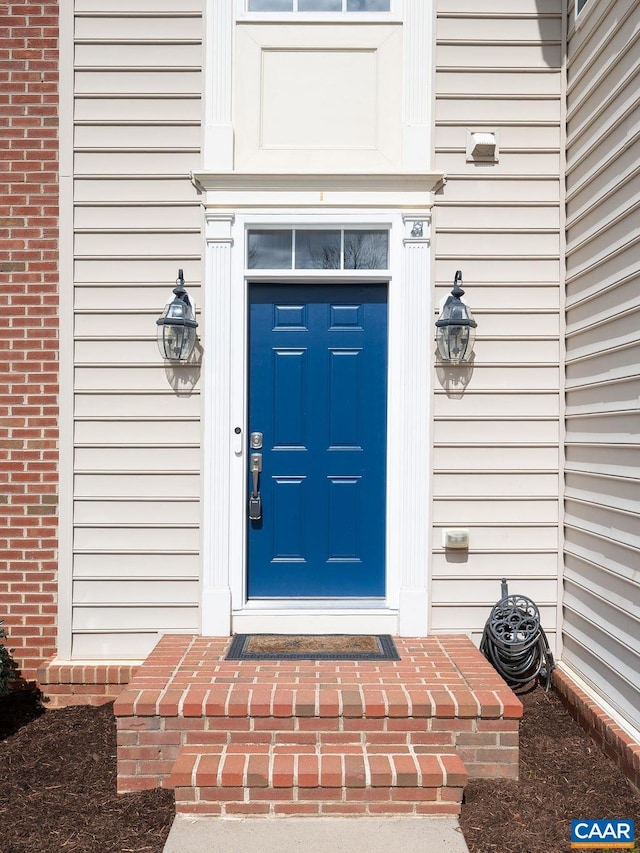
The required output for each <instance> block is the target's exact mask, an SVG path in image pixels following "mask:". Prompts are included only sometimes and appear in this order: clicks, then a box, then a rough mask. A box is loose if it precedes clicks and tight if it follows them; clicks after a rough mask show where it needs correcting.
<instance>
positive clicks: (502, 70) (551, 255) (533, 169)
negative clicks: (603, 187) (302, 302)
mask: <svg viewBox="0 0 640 853" xmlns="http://www.w3.org/2000/svg"><path fill="white" fill-rule="evenodd" d="M436 7H437V49H436V50H437V52H436V128H435V140H436V159H435V166H436V168H438V169H442V170H443V171H445V172H446V173H447V184H446V186H445V188H444V190H443V191H442V192H441V193H439V194H438V195H436V206H435V212H434V232H435V236H434V254H435V279H436V288H437V292H436V302H437V301H438V300H440V299H441V298H442V297H443V296H445V295H446V294H447V293H448V292H449V291H450V290H451V287H452V284H453V276H454V273H455V271H456V270H457V269H461V270H462V273H463V279H464V284H463V287H464V288H465V291H466V294H467V299H468V301H469V304H470V306H471V309H472V311H473V314H474V316H475V318H476V320H477V322H478V329H477V342H476V347H475V361H474V363H473V366H472V368H471V369H470V377H468V384H467V385H466V387H465V388H464V389H460V390H459V392H458V393H451V392H449V393H447V390H446V389H445V387H444V380H445V372H446V371H444V370H443V369H442V368H441V367H439V366H438V365H437V364H436V375H435V378H434V388H435V400H434V424H433V441H434V448H433V469H434V473H433V507H432V524H433V543H434V549H433V554H432V570H431V577H432V581H431V616H430V625H431V628H432V629H434V630H446V631H467V632H470V633H471V634H472V636H473V637H474V639H475V640H476V642H477V641H478V640H479V637H480V634H481V632H482V628H483V626H484V623H485V621H486V619H487V617H488V615H489V612H490V609H491V607H492V606H493V604H495V602H496V601H497V600H498V599H499V598H500V592H501V589H500V580H501V578H503V577H506V578H507V579H508V580H509V590H510V592H514V593H515V592H519V593H522V594H525V595H528V596H529V597H531V598H532V599H534V600H535V601H536V603H537V604H538V606H539V607H540V609H541V613H542V619H543V625H544V627H545V630H547V631H548V634H549V637H550V640H551V642H552V643H553V642H554V640H555V632H556V624H557V618H558V613H557V610H558V606H557V599H558V581H557V576H558V549H559V542H558V521H559V507H558V495H559V485H560V483H559V476H558V469H559V465H560V455H559V445H560V411H561V410H560V385H561V375H560V354H561V350H560V313H559V312H560V304H561V303H560V293H559V282H560V270H561V264H560V255H561V250H562V246H561V242H560V221H561V219H560V180H559V174H560V164H561V139H562V64H561V42H562V19H561V13H560V4H559V3H558V2H554V0H545V2H544V3H543V2H541V0H535V2H534V0H526V2H524V0H523V2H519V3H518V4H513V3H508V2H504V0H491V2H490V3H489V4H488V5H487V4H486V3H483V4H477V3H473V2H470V0H437V4H436ZM468 130H471V131H490V132H495V133H496V134H497V137H498V141H499V162H497V163H495V164H494V163H468V162H466V134H467V131H468ZM446 527H465V528H468V529H469V537H470V547H469V552H468V554H467V553H466V552H446V551H445V550H444V549H443V548H442V547H441V539H442V533H441V531H442V529H443V528H446Z"/></svg>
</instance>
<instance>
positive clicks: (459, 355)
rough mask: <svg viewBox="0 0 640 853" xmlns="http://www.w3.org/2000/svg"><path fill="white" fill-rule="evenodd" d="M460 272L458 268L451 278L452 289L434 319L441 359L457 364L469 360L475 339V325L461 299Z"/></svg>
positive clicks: (462, 291)
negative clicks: (437, 316) (438, 315)
mask: <svg viewBox="0 0 640 853" xmlns="http://www.w3.org/2000/svg"><path fill="white" fill-rule="evenodd" d="M461 282H462V272H461V270H458V271H457V272H456V275H455V278H454V280H453V290H452V291H451V293H450V294H449V296H448V297H447V299H446V301H445V303H444V305H443V306H442V311H441V312H440V317H439V319H438V320H437V321H436V343H437V345H438V355H439V356H440V358H441V360H442V361H447V362H450V363H453V364H459V363H460V362H463V361H469V360H470V358H471V356H472V354H473V344H474V342H475V339H476V326H477V325H478V324H477V323H476V321H475V320H474V319H473V315H472V314H471V311H470V310H469V308H468V306H467V305H465V303H464V302H463V301H462V299H461V297H462V296H463V295H464V290H463V289H462V288H461V287H460V283H461Z"/></svg>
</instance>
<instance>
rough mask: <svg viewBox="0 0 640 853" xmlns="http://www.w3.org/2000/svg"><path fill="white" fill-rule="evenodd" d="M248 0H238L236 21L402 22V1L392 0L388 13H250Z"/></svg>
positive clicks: (300, 22) (298, 22) (299, 22)
mask: <svg viewBox="0 0 640 853" xmlns="http://www.w3.org/2000/svg"><path fill="white" fill-rule="evenodd" d="M248 6H249V3H248V0H236V20H238V21H246V22H251V23H266V22H268V21H278V22H279V23H283V24H284V23H297V24H303V23H306V22H314V23H315V22H322V23H326V24H347V23H353V24H363V23H368V24H376V23H389V22H398V21H400V20H402V0H391V3H390V9H389V11H388V12H249V11H248Z"/></svg>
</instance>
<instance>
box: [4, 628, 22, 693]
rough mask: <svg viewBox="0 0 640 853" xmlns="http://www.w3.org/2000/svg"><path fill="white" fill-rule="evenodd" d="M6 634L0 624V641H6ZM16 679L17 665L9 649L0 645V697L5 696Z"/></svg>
mask: <svg viewBox="0 0 640 853" xmlns="http://www.w3.org/2000/svg"><path fill="white" fill-rule="evenodd" d="M6 638H7V632H6V631H5V630H4V628H3V627H2V622H0V640H6ZM17 677H18V665H17V663H16V662H15V661H14V659H13V657H12V656H11V649H8V648H7V647H6V646H4V645H3V644H2V643H0V696H6V694H7V693H8V692H9V687H10V685H11V682H12V681H15V680H16V679H17Z"/></svg>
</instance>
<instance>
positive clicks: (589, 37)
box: [563, 0, 640, 730]
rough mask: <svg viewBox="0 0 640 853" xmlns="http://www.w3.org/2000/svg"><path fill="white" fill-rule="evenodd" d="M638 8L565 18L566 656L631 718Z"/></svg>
mask: <svg viewBox="0 0 640 853" xmlns="http://www.w3.org/2000/svg"><path fill="white" fill-rule="evenodd" d="M639 50H640V6H638V3H636V2H633V0H601V2H599V3H596V4H593V9H591V7H589V14H588V15H585V17H584V18H582V16H581V18H580V19H579V21H578V25H577V26H575V25H573V24H572V25H571V27H570V30H569V51H568V69H567V72H568V104H567V130H568V138H567V144H568V150H567V344H566V345H567V384H566V387H567V394H566V404H567V408H566V413H567V439H566V440H567V451H566V455H567V464H566V487H565V488H566V490H565V498H566V501H565V555H564V560H565V569H564V602H563V603H564V629H563V642H564V661H565V663H566V664H567V665H568V666H569V667H571V668H572V669H573V670H574V671H575V672H576V673H577V674H578V675H579V676H581V678H582V679H583V680H584V681H585V682H587V683H588V684H589V685H591V687H592V688H593V689H594V690H595V691H596V693H599V694H600V695H601V696H602V697H603V698H604V699H605V700H606V701H607V702H608V703H609V704H610V705H611V706H612V707H613V708H614V709H615V710H616V711H617V712H618V713H619V714H620V715H622V717H623V718H625V719H626V720H627V721H628V722H629V723H630V725H631V726H633V727H634V728H635V729H636V730H638V729H640V686H639V685H640V682H639V679H638V673H639V672H640V575H639V573H638V568H639V567H640V535H639V531H638V517H639V513H640V267H639V265H638V258H639V257H640V229H639V228H638V209H639V207H640V169H639V167H638V162H639V161H640V97H639V94H638V92H639V91H640V89H639V82H640V77H639V74H640V66H639V65H638V51H639Z"/></svg>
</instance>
